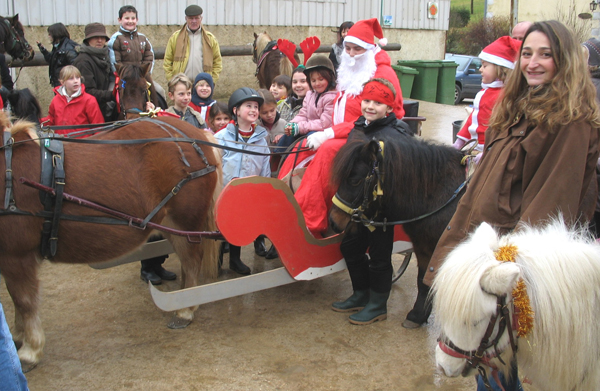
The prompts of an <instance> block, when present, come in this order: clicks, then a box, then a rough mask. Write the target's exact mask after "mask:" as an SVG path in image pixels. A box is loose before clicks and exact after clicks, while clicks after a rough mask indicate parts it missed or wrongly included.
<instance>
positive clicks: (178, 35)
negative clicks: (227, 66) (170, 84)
mask: <svg viewBox="0 0 600 391" xmlns="http://www.w3.org/2000/svg"><path fill="white" fill-rule="evenodd" d="M163 67H164V68H165V76H166V78H167V80H171V78H172V77H173V76H174V75H176V74H177V73H180V72H183V73H185V74H186V76H187V77H189V78H190V79H191V80H194V79H195V78H196V75H197V74H198V73H200V72H206V73H210V74H211V76H212V78H213V80H214V82H215V84H217V80H219V74H220V73H221V70H222V69H223V64H222V61H221V49H220V48H219V43H218V42H217V39H216V38H215V36H214V35H213V34H212V33H210V32H209V31H206V29H204V28H203V27H202V8H200V6H197V5H190V6H188V7H187V8H186V9H185V24H184V25H183V27H182V28H181V29H180V30H178V31H176V32H175V33H173V35H171V38H169V42H168V43H167V48H166V50H165V59H164V62H163Z"/></svg>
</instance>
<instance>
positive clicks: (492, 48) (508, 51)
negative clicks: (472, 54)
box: [479, 35, 523, 69]
mask: <svg viewBox="0 0 600 391" xmlns="http://www.w3.org/2000/svg"><path fill="white" fill-rule="evenodd" d="M522 43H523V42H521V41H517V40H516V39H514V38H511V37H509V36H508V35H505V36H503V37H500V38H498V39H497V40H495V41H494V42H492V43H491V44H489V45H487V46H486V47H485V48H484V49H483V50H482V51H481V53H479V58H481V59H482V60H483V61H487V62H491V63H492V64H496V65H500V66H502V67H505V68H508V69H514V67H515V61H516V60H517V55H518V54H519V50H521V44H522Z"/></svg>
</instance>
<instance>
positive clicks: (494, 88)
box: [454, 36, 522, 151]
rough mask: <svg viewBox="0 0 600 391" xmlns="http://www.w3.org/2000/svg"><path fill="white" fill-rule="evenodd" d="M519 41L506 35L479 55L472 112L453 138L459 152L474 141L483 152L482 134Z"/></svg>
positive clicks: (512, 62) (515, 56)
mask: <svg viewBox="0 0 600 391" xmlns="http://www.w3.org/2000/svg"><path fill="white" fill-rule="evenodd" d="M521 43H522V42H521V41H517V40H516V39H513V38H511V37H509V36H504V37H500V38H498V39H497V40H495V41H494V42H492V43H491V44H489V45H488V46H486V47H485V48H484V49H483V51H482V52H481V53H479V58H481V68H479V71H480V72H481V86H482V87H483V89H482V90H481V91H479V92H478V93H477V95H476V96H475V99H474V100H473V112H472V113H471V114H470V115H469V118H467V120H466V121H465V123H464V124H463V126H462V128H461V130H460V131H459V132H458V134H457V136H456V141H455V142H454V147H455V148H456V149H461V148H462V147H463V146H464V145H465V144H466V143H467V142H468V141H471V140H477V146H476V147H475V150H477V151H483V144H484V141H485V131H486V130H487V128H488V123H489V120H490V116H491V115H492V109H493V108H494V105H495V104H496V101H497V100H498V97H499V96H500V92H501V91H502V87H504V80H506V77H507V76H508V73H509V72H510V71H511V70H512V69H513V68H514V62H515V60H516V59H517V54H518V53H519V49H520V47H521Z"/></svg>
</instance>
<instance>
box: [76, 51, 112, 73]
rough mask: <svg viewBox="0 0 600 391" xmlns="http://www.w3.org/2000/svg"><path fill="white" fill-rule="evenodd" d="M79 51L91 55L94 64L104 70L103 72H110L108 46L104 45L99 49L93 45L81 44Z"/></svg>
mask: <svg viewBox="0 0 600 391" xmlns="http://www.w3.org/2000/svg"><path fill="white" fill-rule="evenodd" d="M79 53H85V54H87V55H89V56H90V58H91V59H92V61H94V64H95V65H96V66H97V67H98V68H99V69H100V70H101V71H102V73H105V74H107V75H108V74H110V62H109V60H108V47H107V46H104V47H103V48H102V49H98V48H95V47H92V46H80V47H79Z"/></svg>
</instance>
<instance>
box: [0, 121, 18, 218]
mask: <svg viewBox="0 0 600 391" xmlns="http://www.w3.org/2000/svg"><path fill="white" fill-rule="evenodd" d="M14 142H15V139H14V138H13V137H12V134H11V133H10V131H8V130H5V131H4V147H3V148H4V160H5V162H6V173H5V176H4V187H5V189H6V190H5V194H4V209H11V210H14V209H15V197H14V193H13V172H12V152H13V144H14Z"/></svg>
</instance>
